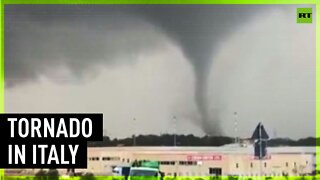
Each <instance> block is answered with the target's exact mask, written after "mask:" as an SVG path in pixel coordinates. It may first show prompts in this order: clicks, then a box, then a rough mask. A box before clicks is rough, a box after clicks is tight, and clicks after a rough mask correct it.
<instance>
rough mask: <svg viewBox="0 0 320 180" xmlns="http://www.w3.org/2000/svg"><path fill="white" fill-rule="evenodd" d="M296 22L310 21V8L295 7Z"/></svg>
mask: <svg viewBox="0 0 320 180" xmlns="http://www.w3.org/2000/svg"><path fill="white" fill-rule="evenodd" d="M297 23H312V8H297Z"/></svg>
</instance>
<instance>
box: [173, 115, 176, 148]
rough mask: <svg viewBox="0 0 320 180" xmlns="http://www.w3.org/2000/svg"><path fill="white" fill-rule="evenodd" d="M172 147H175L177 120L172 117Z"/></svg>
mask: <svg viewBox="0 0 320 180" xmlns="http://www.w3.org/2000/svg"><path fill="white" fill-rule="evenodd" d="M173 131H174V132H173V133H174V134H173V145H174V146H177V118H176V116H173Z"/></svg>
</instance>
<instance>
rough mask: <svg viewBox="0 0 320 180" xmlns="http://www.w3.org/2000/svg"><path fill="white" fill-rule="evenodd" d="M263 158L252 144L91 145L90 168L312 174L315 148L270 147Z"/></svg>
mask: <svg viewBox="0 0 320 180" xmlns="http://www.w3.org/2000/svg"><path fill="white" fill-rule="evenodd" d="M267 151H268V155H267V157H266V158H265V159H264V160H257V159H256V158H255V157H254V156H253V154H254V149H253V147H252V146H247V147H239V146H233V145H228V146H221V147H92V148H88V169H87V170H88V171H90V172H92V173H94V174H97V175H108V174H110V173H111V170H112V168H113V167H115V166H122V165H130V164H131V163H132V162H133V161H134V160H154V161H159V162H160V164H161V165H160V169H161V171H163V172H164V173H165V175H174V174H176V175H178V176H208V175H216V174H218V175H243V176H257V175H260V174H262V175H267V176H269V175H270V176H281V175H283V174H287V175H301V174H308V173H311V172H312V171H313V170H314V169H315V155H316V147H268V148H267Z"/></svg>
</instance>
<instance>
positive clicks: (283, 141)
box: [88, 134, 320, 147]
mask: <svg viewBox="0 0 320 180" xmlns="http://www.w3.org/2000/svg"><path fill="white" fill-rule="evenodd" d="M174 138H176V146H222V145H226V144H231V143H234V138H233V137H226V136H203V137H198V136H194V135H191V134H190V135H176V137H174V135H173V134H163V135H139V136H137V137H128V138H123V139H117V138H114V139H111V138H110V137H108V136H104V137H103V141H91V142H88V146H89V147H93V146H95V147H103V146H133V145H134V144H135V145H136V146H173V145H174ZM319 140H320V139H319V138H313V137H308V138H304V139H299V140H292V139H289V138H276V139H270V140H269V141H268V146H316V145H317V144H318V145H319V143H320V141H319ZM317 142H318V143H317Z"/></svg>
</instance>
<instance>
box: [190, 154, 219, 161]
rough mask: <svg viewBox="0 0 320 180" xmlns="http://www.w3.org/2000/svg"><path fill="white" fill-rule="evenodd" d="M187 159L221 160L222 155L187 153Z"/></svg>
mask: <svg viewBox="0 0 320 180" xmlns="http://www.w3.org/2000/svg"><path fill="white" fill-rule="evenodd" d="M187 159H188V161H221V160H222V155H188V156H187Z"/></svg>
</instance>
